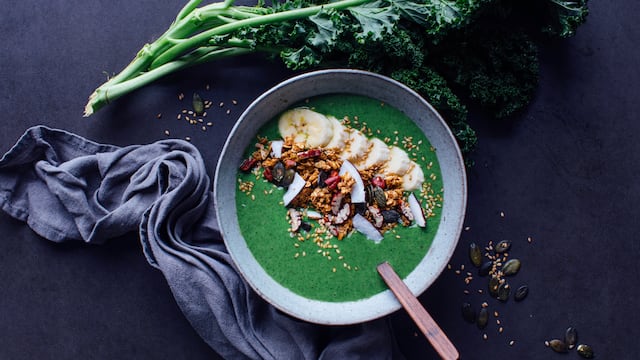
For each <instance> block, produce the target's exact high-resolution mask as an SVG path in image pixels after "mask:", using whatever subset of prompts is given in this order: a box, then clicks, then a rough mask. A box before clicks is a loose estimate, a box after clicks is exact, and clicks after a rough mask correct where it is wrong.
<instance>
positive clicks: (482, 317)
mask: <svg viewBox="0 0 640 360" xmlns="http://www.w3.org/2000/svg"><path fill="white" fill-rule="evenodd" d="M487 323H489V311H488V310H487V308H486V307H483V308H481V309H480V311H479V312H478V319H477V320H476V324H477V325H478V328H480V329H484V328H486V327H487Z"/></svg>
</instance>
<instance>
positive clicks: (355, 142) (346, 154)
mask: <svg viewBox="0 0 640 360" xmlns="http://www.w3.org/2000/svg"><path fill="white" fill-rule="evenodd" d="M368 149H369V139H367V137H366V136H365V135H364V134H363V133H362V132H360V131H358V130H355V129H351V130H350V131H349V139H348V140H347V144H346V147H345V148H344V151H343V152H342V154H340V157H341V158H342V160H349V161H351V162H352V163H357V162H358V161H360V159H361V158H362V157H363V156H364V155H365V154H366V153H367V150H368Z"/></svg>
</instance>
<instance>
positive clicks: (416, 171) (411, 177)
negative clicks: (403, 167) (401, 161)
mask: <svg viewBox="0 0 640 360" xmlns="http://www.w3.org/2000/svg"><path fill="white" fill-rule="evenodd" d="M422 183H424V172H422V168H421V167H420V165H418V164H416V163H415V162H413V161H412V162H411V167H410V169H409V171H407V173H406V174H404V175H403V176H402V188H403V189H404V190H405V191H413V190H418V189H420V188H421V187H422Z"/></svg>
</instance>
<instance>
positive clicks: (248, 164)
mask: <svg viewBox="0 0 640 360" xmlns="http://www.w3.org/2000/svg"><path fill="white" fill-rule="evenodd" d="M257 163H258V159H256V158H253V157H250V158H248V159H244V160H243V161H242V164H240V170H241V171H244V172H249V171H251V169H253V167H254V166H256V164H257Z"/></svg>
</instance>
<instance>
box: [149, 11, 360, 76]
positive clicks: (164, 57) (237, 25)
mask: <svg viewBox="0 0 640 360" xmlns="http://www.w3.org/2000/svg"><path fill="white" fill-rule="evenodd" d="M369 1H370V0H341V1H337V2H333V3H328V4H325V5H316V6H309V7H305V8H299V9H294V10H287V11H282V12H276V13H271V14H266V15H262V16H256V17H250V18H247V19H243V20H239V21H236V22H232V23H229V24H225V25H220V26H217V27H214V28H211V29H209V30H205V31H203V32H201V33H199V34H196V35H194V36H192V37H191V38H189V41H185V42H182V43H179V44H175V45H174V46H172V47H170V48H169V49H167V50H166V51H164V52H163V53H162V54H160V55H159V56H158V57H157V58H156V59H155V60H153V62H152V63H151V66H150V68H152V69H153V68H155V67H157V66H160V65H162V64H165V63H167V62H169V61H171V60H173V59H175V58H177V57H178V56H181V55H182V54H184V53H186V52H187V51H189V50H190V49H192V48H194V47H197V46H202V45H204V44H206V43H207V41H209V39H211V38H212V37H214V36H221V35H227V34H230V33H233V32H234V31H237V30H239V29H241V28H243V27H256V26H261V25H268V24H272V23H277V22H281V21H287V20H297V19H302V18H306V17H309V16H312V15H315V14H317V13H318V12H320V11H321V10H322V9H323V8H326V9H335V10H343V9H347V8H350V7H353V6H358V5H361V4H364V3H367V2H369Z"/></svg>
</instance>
